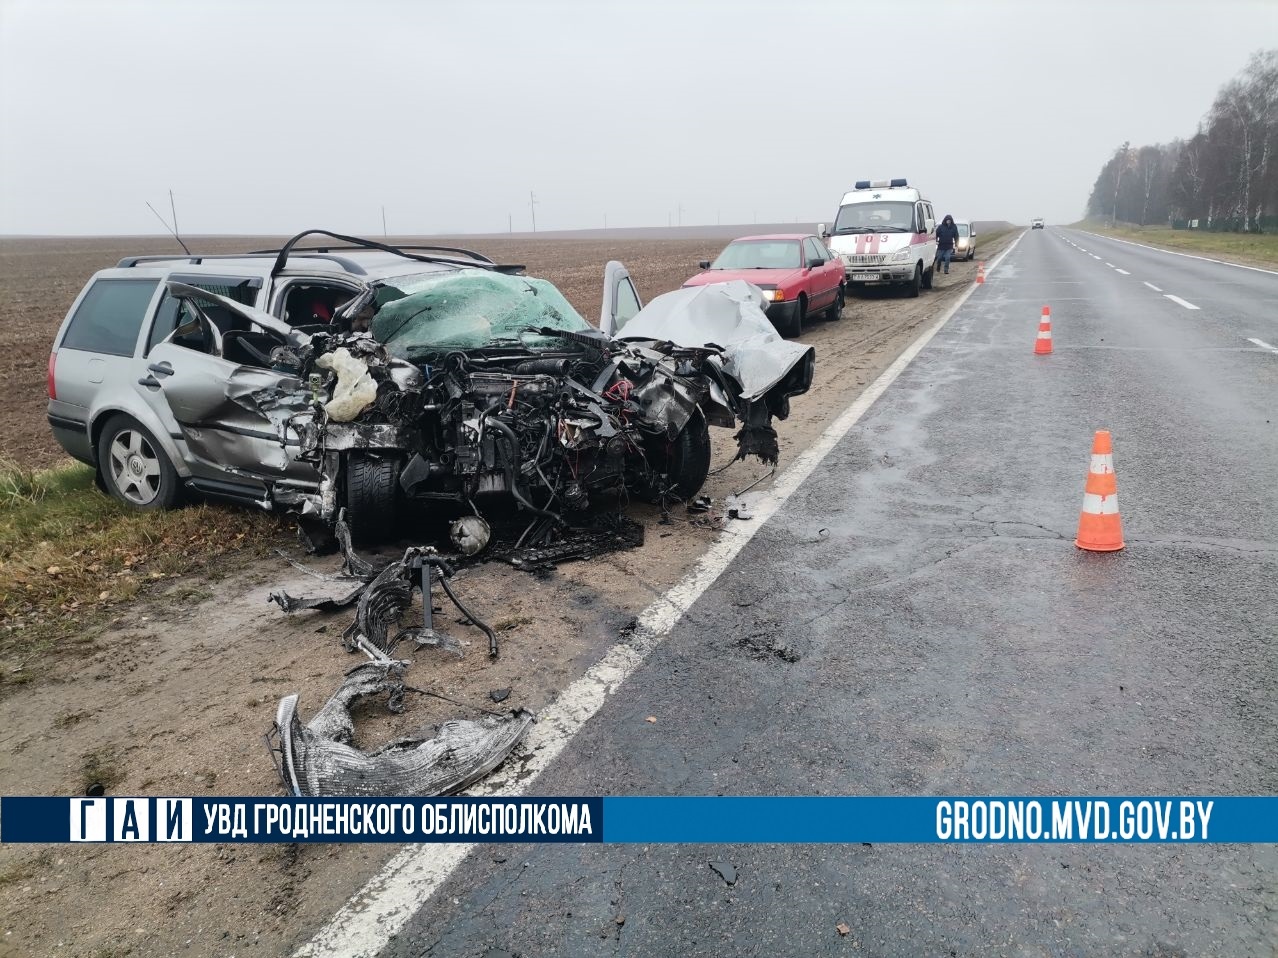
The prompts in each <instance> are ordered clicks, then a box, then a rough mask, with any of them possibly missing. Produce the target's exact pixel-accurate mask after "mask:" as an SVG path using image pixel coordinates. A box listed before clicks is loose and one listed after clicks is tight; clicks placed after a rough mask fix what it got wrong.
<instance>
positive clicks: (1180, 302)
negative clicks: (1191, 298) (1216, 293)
mask: <svg viewBox="0 0 1278 958" xmlns="http://www.w3.org/2000/svg"><path fill="white" fill-rule="evenodd" d="M1163 295H1164V296H1166V297H1167V298H1168V299H1170V300H1171V301H1172V302H1173V303H1175V304H1176V305H1177V306H1184V307H1185V308H1186V309H1197V308H1198V307H1197V306H1195V305H1194V304H1193V303H1190V302H1187V301H1185V300H1183V299H1181V298H1180V297H1179V296H1173V295H1172V294H1171V293H1163Z"/></svg>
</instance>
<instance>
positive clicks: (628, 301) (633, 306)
mask: <svg viewBox="0 0 1278 958" xmlns="http://www.w3.org/2000/svg"><path fill="white" fill-rule="evenodd" d="M616 303H617V326H616V328H617V329H618V330H620V329H621V327H622V326H624V325H626V323H628V322H629V321H630V320H632V319H634V318H635V316H636V315H638V313H639V308H640V307H639V294H638V293H636V292H635V287H634V284H632V283H631V282H630V277H628V276H623V277H622V278H621V281H620V282H619V283H617V299H616Z"/></svg>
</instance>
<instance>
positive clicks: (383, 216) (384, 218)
mask: <svg viewBox="0 0 1278 958" xmlns="http://www.w3.org/2000/svg"><path fill="white" fill-rule="evenodd" d="M382 239H386V206H385V205H383V206H382Z"/></svg>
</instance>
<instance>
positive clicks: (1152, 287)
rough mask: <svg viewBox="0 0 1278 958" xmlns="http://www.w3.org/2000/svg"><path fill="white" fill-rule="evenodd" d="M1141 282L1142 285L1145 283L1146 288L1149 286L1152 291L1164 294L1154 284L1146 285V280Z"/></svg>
mask: <svg viewBox="0 0 1278 958" xmlns="http://www.w3.org/2000/svg"><path fill="white" fill-rule="evenodd" d="M1141 282H1142V283H1145V285H1146V286H1148V287H1149V288H1150V289H1152V290H1153V291H1154V292H1155V293H1161V292H1162V290H1161V289H1159V288H1158V287H1157V286H1155V285H1154V284H1153V283H1146V282H1145V281H1144V280H1141Z"/></svg>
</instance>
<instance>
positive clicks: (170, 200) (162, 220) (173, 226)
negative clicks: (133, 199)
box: [146, 190, 191, 256]
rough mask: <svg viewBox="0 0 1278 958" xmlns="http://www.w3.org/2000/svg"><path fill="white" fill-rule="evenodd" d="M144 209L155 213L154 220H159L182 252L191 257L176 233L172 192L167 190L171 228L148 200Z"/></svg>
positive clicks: (175, 214) (175, 211)
mask: <svg viewBox="0 0 1278 958" xmlns="http://www.w3.org/2000/svg"><path fill="white" fill-rule="evenodd" d="M146 208H147V209H149V210H150V211H151V212H152V213H155V218H156V219H157V220H159V221H160V222H161V223H164V228H165V229H166V230H168V231H169V232H170V233H172V234H173V238H174V239H175V240H177V241H178V246H181V247H182V252H184V253H185V254H186V255H187V256H190V255H191V251H190V250H189V249H187V248H186V244H185V243H183V242H182V237H180V236H178V231H177V206H176V205H175V204H174V202H173V191H172V190H169V209H170V210H171V211H172V213H173V225H172V226H170V225H169V224H168V223H167V222H165V219H164V217H163V216H161V215H160V214H159V213H158V212H157V211H156V209H155V207H154V206H152V205H151V203H150V201H149V200H148V201H146Z"/></svg>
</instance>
